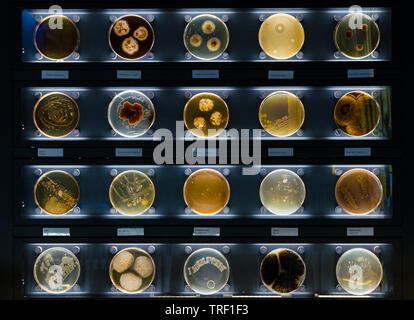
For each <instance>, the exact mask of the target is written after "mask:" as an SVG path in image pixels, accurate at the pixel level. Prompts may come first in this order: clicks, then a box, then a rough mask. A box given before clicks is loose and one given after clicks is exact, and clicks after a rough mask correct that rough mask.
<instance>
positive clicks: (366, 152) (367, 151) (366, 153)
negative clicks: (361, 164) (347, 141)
mask: <svg viewBox="0 0 414 320" xmlns="http://www.w3.org/2000/svg"><path fill="white" fill-rule="evenodd" d="M344 155H345V157H370V156H371V148H345V149H344Z"/></svg>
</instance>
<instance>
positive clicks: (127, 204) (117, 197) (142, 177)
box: [109, 170, 155, 216]
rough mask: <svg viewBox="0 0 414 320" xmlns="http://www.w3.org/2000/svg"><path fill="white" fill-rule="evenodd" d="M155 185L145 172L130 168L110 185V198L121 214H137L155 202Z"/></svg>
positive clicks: (143, 211)
mask: <svg viewBox="0 0 414 320" xmlns="http://www.w3.org/2000/svg"><path fill="white" fill-rule="evenodd" d="M154 199H155V186H154V183H153V182H152V180H151V179H150V178H149V177H148V176H147V175H146V174H145V173H143V172H141V171H138V170H128V171H124V172H122V173H120V174H119V175H117V176H116V177H115V178H114V179H113V180H112V183H111V186H110V187H109V200H110V202H111V204H112V206H113V207H114V208H115V209H116V210H117V211H118V212H119V213H121V214H123V215H127V216H137V215H141V214H143V213H145V212H146V211H147V210H148V209H149V208H150V207H151V206H152V204H153V203H154Z"/></svg>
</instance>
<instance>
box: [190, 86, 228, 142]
mask: <svg viewBox="0 0 414 320" xmlns="http://www.w3.org/2000/svg"><path fill="white" fill-rule="evenodd" d="M228 121H229V110H228V107H227V104H226V102H225V101H224V100H223V99H222V98H221V97H219V96H218V95H216V94H214V93H210V92H203V93H198V94H196V95H194V96H193V97H192V98H191V99H190V100H188V102H187V104H186V105H185V107H184V123H185V126H186V127H187V129H188V130H189V131H190V132H191V133H192V134H194V135H195V136H198V137H202V138H212V137H215V136H217V135H219V134H220V133H221V132H222V131H223V130H224V129H225V128H226V126H227V123H228Z"/></svg>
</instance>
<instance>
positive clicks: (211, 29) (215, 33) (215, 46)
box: [183, 14, 229, 60]
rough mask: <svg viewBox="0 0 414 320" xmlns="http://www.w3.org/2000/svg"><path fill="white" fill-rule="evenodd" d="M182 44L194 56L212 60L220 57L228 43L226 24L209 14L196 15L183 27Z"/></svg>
mask: <svg viewBox="0 0 414 320" xmlns="http://www.w3.org/2000/svg"><path fill="white" fill-rule="evenodd" d="M183 40H184V45H185V47H186V49H187V51H188V52H189V53H190V54H191V55H192V56H194V57H196V58H198V59H202V60H212V59H217V58H218V57H220V56H221V55H222V54H223V52H224V51H225V50H226V49H227V46H228V44H229V31H228V29H227V26H226V24H225V23H224V22H223V21H222V20H221V19H219V18H218V17H216V16H214V15H210V14H202V15H199V16H196V17H194V18H192V19H191V21H190V22H188V24H187V26H186V27H185V29H184V35H183Z"/></svg>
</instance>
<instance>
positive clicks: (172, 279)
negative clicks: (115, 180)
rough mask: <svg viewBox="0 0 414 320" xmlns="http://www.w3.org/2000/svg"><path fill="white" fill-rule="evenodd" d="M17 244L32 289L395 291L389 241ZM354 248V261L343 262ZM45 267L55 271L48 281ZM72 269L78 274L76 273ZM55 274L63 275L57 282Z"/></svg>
mask: <svg viewBox="0 0 414 320" xmlns="http://www.w3.org/2000/svg"><path fill="white" fill-rule="evenodd" d="M20 249H21V250H20V251H19V252H20V256H19V257H20V258H21V259H24V261H25V263H24V264H22V265H20V270H21V272H22V278H23V279H24V283H23V285H22V291H23V295H24V296H27V297H54V298H59V297H94V296H96V297H98V296H100V297H111V298H112V297H114V298H115V297H124V298H131V297H135V298H136V297H163V296H179V297H188V296H200V297H210V298H217V297H242V296H251V297H288V296H289V297H295V298H310V297H319V298H324V297H339V296H341V295H342V296H343V295H348V296H350V295H354V296H356V297H361V296H364V297H386V296H389V295H390V294H392V292H393V278H392V269H393V259H394V258H393V255H394V254H393V252H394V250H395V249H394V247H393V245H392V244H390V243H342V242H338V243H299V242H298V243H294V242H292V243H291V242H289V243H249V244H243V243H227V242H222V243H217V242H214V243H115V242H112V243H31V242H30V243H24V244H22V247H21V248H20ZM62 252H63V253H64V254H65V257H66V259H67V260H68V259H78V261H77V262H78V264H77V268H78V269H73V268H71V269H69V270H70V272H69V271H67V272H66V273H65V272H64V271H62V270H61V266H62V265H63V270H65V267H66V268H69V267H70V265H69V264H68V263H67V261H63V262H62V257H61V256H59V253H62ZM131 252H132V253H133V254H132V253H131ZM352 252H353V254H354V256H353V257H352V259H353V260H352V262H349V261H348V262H345V263H343V262H342V261H341V259H342V258H343V257H345V258H347V257H346V256H345V255H346V254H347V253H348V254H349V253H352ZM45 255H46V256H47V255H49V257H48V260H47V262H48V263H45V259H46V258H44V256H45ZM122 255H124V256H122ZM140 257H141V258H140ZM144 257H145V259H147V260H144V259H143V258H144ZM322 257H323V259H324V260H323V261H324V263H321V258H322ZM368 258H369V259H371V260H368ZM272 259H273V260H272ZM39 260H40V261H39ZM40 262H41V263H42V267H43V268H39V267H38V264H39V263H40ZM65 262H66V265H64V263H65ZM375 263H377V265H376V264H375ZM67 265H69V266H67ZM340 267H345V268H347V269H346V270H345V271H342V270H341V269H340ZM56 269H57V270H60V272H59V271H56ZM354 269H355V270H354ZM115 270H118V271H115ZM344 272H345V273H344ZM48 273H49V274H52V275H51V276H49V277H48V279H47V280H48V281H46V280H44V279H45V274H46V275H47V274H48ZM72 273H76V276H77V277H72V278H71V276H72V275H73V274H72ZM120 274H121V277H122V275H125V274H129V279H124V280H123V279H120V276H119V275H120ZM131 275H132V276H131ZM246 275H249V276H248V277H246ZM53 276H54V277H55V278H59V277H60V278H61V280H60V282H59V281H57V282H56V281H55V282H53V278H52V277H53ZM40 277H43V278H42V279H41V280H39V278H40ZM124 278H125V277H124ZM126 278H128V277H126ZM62 279H63V280H62ZM69 279H70V280H69ZM136 279H139V281H138V280H136ZM122 280H123V281H122ZM338 280H339V281H340V283H342V286H341V285H340V284H339V283H338ZM374 280H375V281H374ZM41 281H46V283H47V284H49V283H53V286H54V288H55V290H54V291H51V290H45V288H44V286H43V284H42V282H41ZM70 281H71V286H70V287H69V285H68V283H69V282H70ZM136 282H137V283H136ZM120 283H121V284H122V285H124V287H122V286H121V284H120ZM134 285H136V287H137V286H138V287H139V285H141V289H139V290H136V292H134V291H127V290H126V289H125V288H129V289H131V290H134ZM136 287H135V288H136ZM58 288H62V290H61V291H58ZM63 288H65V290H63ZM360 288H362V289H365V290H361V291H358V290H359V289H360Z"/></svg>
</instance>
